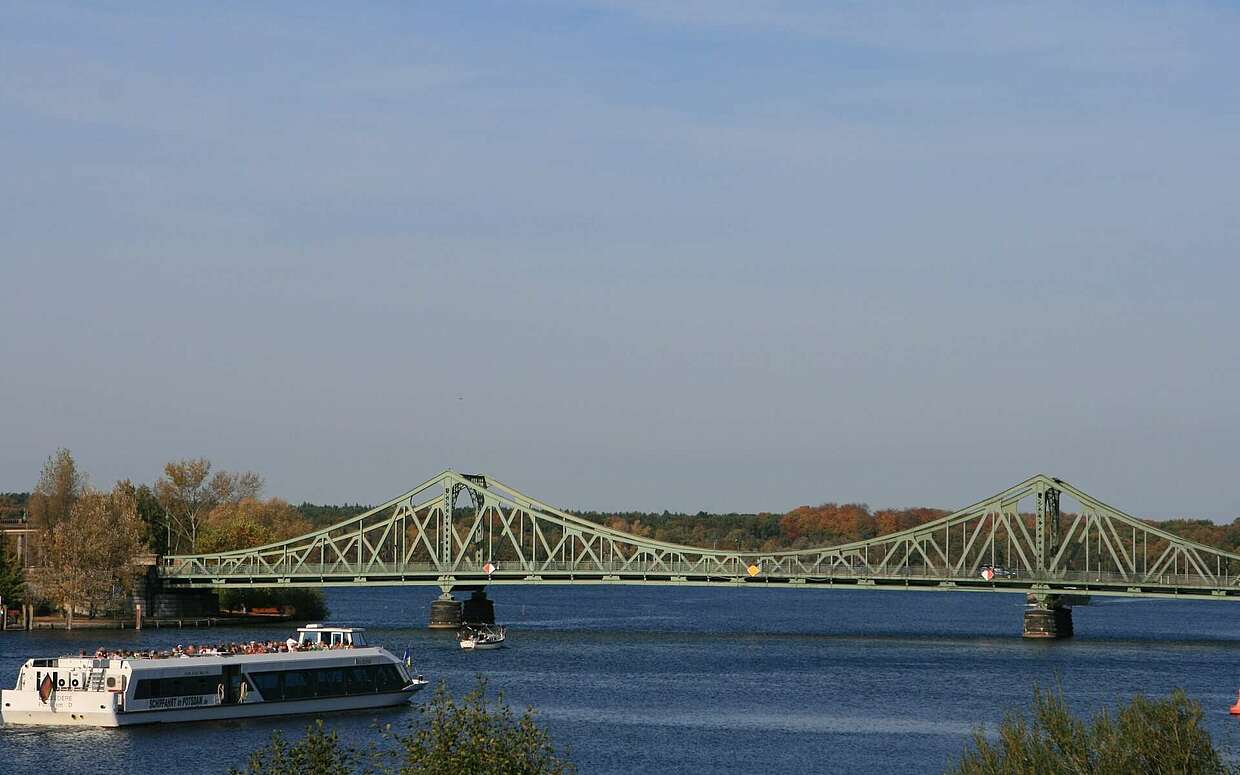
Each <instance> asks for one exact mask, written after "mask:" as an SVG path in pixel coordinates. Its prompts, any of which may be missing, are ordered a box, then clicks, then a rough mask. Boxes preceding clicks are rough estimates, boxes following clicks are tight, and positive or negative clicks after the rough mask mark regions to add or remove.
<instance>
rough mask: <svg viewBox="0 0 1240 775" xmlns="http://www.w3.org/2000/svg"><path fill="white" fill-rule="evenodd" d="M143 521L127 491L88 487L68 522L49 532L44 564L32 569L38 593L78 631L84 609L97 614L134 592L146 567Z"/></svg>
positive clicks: (32, 582)
mask: <svg viewBox="0 0 1240 775" xmlns="http://www.w3.org/2000/svg"><path fill="white" fill-rule="evenodd" d="M142 534H143V530H142V522H141V520H139V519H138V514H137V504H136V503H135V501H134V499H133V497H132V496H131V495H130V494H129V493H128V492H126V490H125V488H123V487H120V486H118V487H116V488H115V489H113V490H112V491H111V492H101V491H98V490H93V489H91V488H89V487H88V488H86V489H84V490H83V491H82V492H81V493H80V494H79V495H78V497H77V499H76V501H75V502H74V504H73V508H72V509H71V510H70V512H69V515H68V517H67V518H65V519H63V520H60V521H59V522H57V523H56V525H55V527H53V528H52V529H51V530H50V531H48V533H47V537H46V540H45V543H44V546H43V561H42V563H40V565H39V566H38V567H36V568H33V569H32V570H31V579H30V580H31V584H32V586H33V587H34V590H35V591H36V592H37V593H38V595H39V596H40V597H42V598H44V599H45V600H48V601H49V602H51V603H54V604H55V605H57V606H59V607H60V609H61V610H62V611H63V612H64V614H65V622H66V626H67V627H69V628H72V626H73V614H74V612H75V610H77V609H79V608H86V607H88V608H89V609H90V610H92V611H93V610H95V608H97V607H99V606H103V605H106V604H107V603H109V602H111V601H112V600H113V599H114V598H115V597H117V596H118V595H120V594H122V593H127V592H129V591H132V588H133V582H134V579H135V578H136V577H137V575H138V573H139V572H140V568H139V567H138V566H136V565H135V564H134V562H133V561H134V558H135V557H136V556H137V555H138V554H140V553H141V552H142V551H143V549H144V545H143V542H142Z"/></svg>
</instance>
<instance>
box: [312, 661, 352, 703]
mask: <svg viewBox="0 0 1240 775" xmlns="http://www.w3.org/2000/svg"><path fill="white" fill-rule="evenodd" d="M315 672H316V673H318V675H317V676H316V677H317V678H318V695H319V696H320V697H331V696H334V695H338V694H344V693H345V689H344V669H343V668H339V667H328V668H324V669H321V670H316V671H315Z"/></svg>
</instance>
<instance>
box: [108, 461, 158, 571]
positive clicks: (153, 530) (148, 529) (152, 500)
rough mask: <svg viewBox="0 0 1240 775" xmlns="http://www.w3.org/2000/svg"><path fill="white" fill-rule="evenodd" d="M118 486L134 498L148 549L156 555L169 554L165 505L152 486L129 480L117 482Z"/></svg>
mask: <svg viewBox="0 0 1240 775" xmlns="http://www.w3.org/2000/svg"><path fill="white" fill-rule="evenodd" d="M116 486H117V487H120V488H122V489H123V490H124V491H125V492H126V493H127V494H128V495H129V497H131V498H133V501H134V505H135V507H136V509H137V512H138V519H139V520H141V521H142V526H143V540H144V541H145V543H146V545H147V547H149V548H150V550H151V551H152V552H154V553H155V554H166V553H167V552H168V522H167V517H166V516H165V514H164V507H163V505H161V504H160V502H159V499H158V498H156V497H155V491H154V490H152V489H151V486H150V485H147V484H134V483H133V482H131V481H130V480H128V479H125V480H123V481H120V482H117V483H116Z"/></svg>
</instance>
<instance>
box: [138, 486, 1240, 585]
mask: <svg viewBox="0 0 1240 775" xmlns="http://www.w3.org/2000/svg"><path fill="white" fill-rule="evenodd" d="M1065 501H1074V503H1073V504H1072V505H1071V508H1072V510H1070V511H1068V510H1063V509H1061V506H1062V505H1063V504H1064V502H1065ZM159 573H160V575H161V577H162V578H163V580H164V583H165V584H167V585H169V586H172V587H203V586H209V587H216V588H222V587H231V586H264V587H279V586H339V585H357V584H374V585H392V584H419V585H427V586H439V587H441V588H442V589H443V590H444V591H449V590H451V589H453V588H469V587H475V588H476V587H477V586H479V585H483V584H540V583H541V584H567V583H571V584H627V583H638V584H640V583H645V584H649V583H655V584H698V585H703V584H708V585H741V584H747V585H768V586H782V587H786V588H808V587H814V586H832V587H835V586H838V587H850V588H871V589H937V590H957V591H968V590H972V591H989V592H1026V593H1036V594H1042V593H1045V594H1060V593H1065V594H1101V595H1124V596H1138V597H1202V598H1206V599H1216V600H1228V599H1240V555H1238V554H1234V553H1231V552H1226V551H1223V550H1220V549H1216V548H1213V547H1210V546H1206V545H1204V544H1200V543H1196V542H1193V541H1190V540H1187V539H1184V538H1181V537H1178V536H1175V535H1173V534H1171V533H1168V532H1166V531H1164V530H1160V529H1158V528H1156V527H1154V526H1152V525H1150V524H1149V523H1146V522H1144V521H1142V520H1140V519H1137V518H1135V517H1132V516H1130V515H1128V514H1125V513H1124V512H1121V511H1119V510H1117V509H1114V508H1112V507H1110V506H1107V505H1106V504H1104V503H1102V502H1101V501H1099V500H1097V499H1095V498H1093V497H1091V496H1089V495H1087V494H1086V493H1084V492H1082V491H1080V490H1078V489H1076V488H1075V487H1073V486H1072V485H1070V484H1068V483H1066V482H1064V481H1062V480H1060V479H1055V478H1053V477H1050V476H1047V475H1044V474H1039V475H1037V476H1033V477H1031V478H1030V479H1027V480H1026V481H1024V482H1021V483H1020V484H1018V485H1016V486H1014V487H1011V488H1009V489H1007V490H1004V491H1003V492H1001V493H998V494H997V495H994V496H992V497H990V498H987V499H985V500H982V501H979V502H978V503H975V504H974V505H972V506H968V507H967V508H963V509H961V510H959V511H956V512H954V513H952V514H949V515H947V516H945V517H942V518H940V519H937V520H935V521H933V522H928V523H926V524H924V525H920V526H918V527H915V528H912V529H909V530H904V531H901V532H898V533H891V534H888V535H882V536H877V537H875V538H871V539H868V540H864V541H855V542H852V543H846V544H842V545H839V546H831V547H822V548H814V549H803V550H798V551H783V552H760V551H745V550H737V551H728V550H719V549H714V548H711V549H707V548H704V547H694V546H683V545H679V544H671V543H666V542H662V541H656V540H653V539H650V538H645V537H641V536H637V535H633V534H630V533H625V532H622V531H619V530H614V529H611V528H609V527H606V526H604V525H599V524H596V523H594V522H591V521H589V520H586V519H583V518H581V517H578V516H575V515H573V514H570V513H568V512H565V511H562V510H560V509H557V508H555V507H553V506H550V505H548V504H546V503H542V502H540V501H537V500H535V499H533V498H530V497H529V496H526V495H523V494H522V493H520V492H518V491H517V490H515V489H513V488H511V487H509V486H507V485H505V484H503V483H501V482H498V481H496V480H495V479H491V478H489V477H485V476H479V475H468V474H460V473H457V472H455V471H444V472H443V473H442V474H440V475H438V476H436V477H434V478H432V479H429V480H427V481H426V482H423V483H422V484H420V485H418V486H417V487H415V488H413V489H412V490H410V491H408V492H406V493H404V494H403V495H400V496H398V497H396V498H393V499H392V500H390V501H388V502H387V503H384V504H382V505H381V506H378V507H376V508H373V509H371V510H369V511H367V512H365V513H363V514H359V515H357V516H356V517H353V518H351V519H347V520H345V521H343V522H340V523H337V524H335V525H332V526H330V527H326V528H323V529H321V530H318V531H315V532H313V533H308V534H306V535H302V536H298V537H296V538H290V539H288V540H285V541H279V542H277V543H273V544H268V545H266V546H258V547H254V548H250V549H243V550H238V551H230V552H220V553H216V554H200V555H181V556H169V557H165V558H163V559H162V560H161V562H160V566H159Z"/></svg>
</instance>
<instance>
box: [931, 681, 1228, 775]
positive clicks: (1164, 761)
mask: <svg viewBox="0 0 1240 775" xmlns="http://www.w3.org/2000/svg"><path fill="white" fill-rule="evenodd" d="M1201 717H1202V711H1201V705H1200V704H1198V703H1197V702H1195V701H1193V700H1190V699H1189V698H1188V697H1187V696H1186V695H1185V694H1184V692H1183V690H1179V689H1177V690H1176V691H1175V692H1174V693H1172V695H1171V696H1170V697H1169V698H1167V699H1165V700H1152V699H1149V698H1147V697H1144V696H1142V695H1137V696H1136V697H1133V699H1132V700H1131V701H1130V702H1128V703H1127V704H1126V705H1123V706H1121V707H1120V708H1119V709H1118V710H1117V711H1115V713H1114V714H1111V713H1108V712H1106V711H1103V712H1101V713H1098V714H1097V715H1095V716H1094V717H1093V719H1092V720H1091V721H1085V720H1083V719H1080V718H1077V717H1076V716H1074V715H1072V712H1071V711H1070V710H1069V709H1068V706H1067V703H1066V702H1065V701H1064V698H1063V694H1062V692H1056V693H1054V694H1050V693H1047V692H1043V691H1041V690H1040V689H1037V688H1035V689H1034V692H1033V708H1032V713H1031V717H1030V718H1026V717H1025V716H1024V714H1022V713H1019V712H1015V711H1014V712H1011V713H1009V714H1008V715H1007V717H1006V718H1005V719H1004V720H1003V723H1002V724H1001V725H1000V727H999V735H998V739H997V740H995V741H993V742H992V740H991V739H990V738H988V737H987V736H986V734H985V732H984V731H982V730H978V731H977V732H975V733H974V734H973V740H972V742H971V744H970V746H969V747H968V748H966V750H965V752H964V754H963V756H962V757H961V759H960V763H959V764H958V765H957V766H956V767H954V768H952V769H950V770H948V772H949V773H951V775H1059V774H1060V773H1062V774H1063V775H1069V774H1072V775H1077V774H1079V773H1090V775H1130V773H1166V774H1167V775H1171V774H1172V773H1176V774H1178V775H1215V774H1216V773H1227V772H1231V770H1229V769H1228V768H1227V767H1225V766H1224V765H1223V763H1222V761H1221V758H1220V757H1219V754H1218V751H1216V750H1215V748H1214V744H1213V742H1212V741H1211V740H1210V735H1209V733H1208V732H1207V731H1206V730H1205V729H1204V728H1203V727H1202V726H1201Z"/></svg>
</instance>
